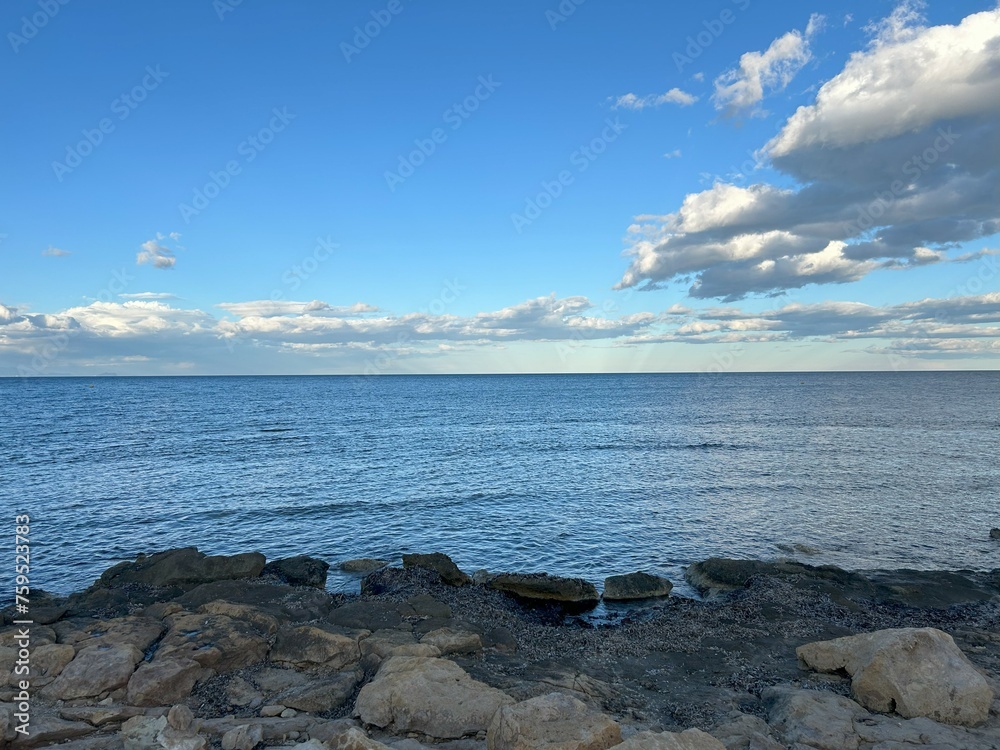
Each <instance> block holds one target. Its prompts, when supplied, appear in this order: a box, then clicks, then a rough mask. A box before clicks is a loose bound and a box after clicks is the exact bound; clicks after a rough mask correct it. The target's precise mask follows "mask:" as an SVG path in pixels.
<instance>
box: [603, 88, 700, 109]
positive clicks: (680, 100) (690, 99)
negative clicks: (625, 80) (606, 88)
mask: <svg viewBox="0 0 1000 750" xmlns="http://www.w3.org/2000/svg"><path fill="white" fill-rule="evenodd" d="M696 101H698V97H697V96H695V95H694V94H689V93H688V92H686V91H681V90H680V89H679V88H676V87H675V88H672V89H670V90H669V91H667V92H666V93H663V94H647V95H646V96H638V95H636V94H624V95H622V96H618V97H614V104H613V105H612V106H613V107H614V109H635V110H643V109H646V108H647V107H659V106H660V105H661V104H679V105H680V106H682V107H688V106H690V105H692V104H694V103H695V102H696Z"/></svg>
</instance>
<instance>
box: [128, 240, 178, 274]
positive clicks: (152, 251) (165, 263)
mask: <svg viewBox="0 0 1000 750" xmlns="http://www.w3.org/2000/svg"><path fill="white" fill-rule="evenodd" d="M135 262H136V265H139V266H141V265H143V264H145V263H148V264H150V265H151V266H153V267H154V268H173V267H174V265H175V264H176V263H177V256H175V255H174V251H173V250H170V249H169V248H167V247H164V246H163V245H161V244H159V243H158V242H157V241H156V240H147V241H146V242H143V243H142V250H140V251H139V252H138V253H136V256H135Z"/></svg>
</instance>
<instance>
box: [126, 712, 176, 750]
mask: <svg viewBox="0 0 1000 750" xmlns="http://www.w3.org/2000/svg"><path fill="white" fill-rule="evenodd" d="M166 727H167V717H166V716H158V717H152V716H133V717H132V718H131V719H129V720H128V721H126V722H125V723H124V724H122V731H121V738H122V742H123V743H124V745H125V750H150V748H158V747H159V746H160V744H159V742H158V741H157V739H156V738H157V735H159V733H160V732H161V731H163V730H164V729H166Z"/></svg>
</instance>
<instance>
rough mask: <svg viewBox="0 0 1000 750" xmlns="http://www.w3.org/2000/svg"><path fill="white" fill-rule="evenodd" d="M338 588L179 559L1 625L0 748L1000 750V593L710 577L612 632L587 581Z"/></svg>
mask: <svg viewBox="0 0 1000 750" xmlns="http://www.w3.org/2000/svg"><path fill="white" fill-rule="evenodd" d="M328 568H329V565H328V564H327V563H326V562H324V561H322V560H317V559H314V558H309V557H298V558H290V559H287V560H277V561H272V562H269V563H268V562H267V561H265V559H264V557H263V556H262V555H260V554H258V553H248V554H244V555H233V556H218V557H208V556H206V555H203V554H202V553H200V552H198V551H197V550H195V549H194V548H187V549H183V550H170V551H168V552H163V553H157V554H154V555H149V556H141V557H140V558H138V559H137V560H135V561H130V562H125V563H121V564H119V565H117V566H115V567H113V568H111V569H109V570H108V571H106V572H105V573H104V574H103V575H102V576H101V578H100V579H99V580H98V581H97V582H95V584H94V585H93V586H91V587H90V588H89V589H87V590H86V591H83V592H79V593H77V594H73V595H71V596H69V597H54V596H45V595H42V594H41V593H40V592H33V595H32V601H31V611H30V617H31V620H32V624H31V625H30V627H29V628H28V630H29V635H28V636H25V635H24V630H25V627H24V626H21V625H15V624H12V623H13V621H14V620H15V619H16V615H15V613H13V612H12V611H10V610H5V611H4V612H3V613H2V616H3V622H2V628H0V747H12V748H32V747H46V746H51V745H56V744H59V745H60V746H61V747H65V748H71V749H72V750H104V749H108V750H118V749H122V750H140V749H143V748H167V749H168V750H200V749H201V748H208V747H212V748H219V747H221V748H223V749H224V750H251V749H252V748H257V747H269V746H292V747H300V748H302V749H303V750H321V749H322V748H340V749H341V750H349V749H352V748H361V749H366V748H367V749H374V748H385V747H391V748H396V749H397V750H419V749H420V748H427V747H435V748H447V749H449V750H472V749H474V748H489V750H529V749H534V748H539V749H541V748H552V750H556V749H557V748H558V749H559V750H574V749H580V750H604V748H611V747H616V748H621V750H634V749H636V748H674V749H679V750H701V749H705V750H720V749H721V748H727V749H728V750H781V749H782V748H794V749H796V750H803V749H804V748H819V749H821V750H845V749H846V750H905V749H910V748H919V747H923V748H953V749H954V750H978V749H980V748H982V749H983V750H990V749H992V750H1000V700H997V696H998V694H1000V570H994V571H992V572H978V573H977V572H970V571H955V572H935V571H869V572H848V571H843V570H840V569H838V568H833V567H813V566H808V565H803V564H801V563H796V562H790V561H778V562H760V561H748V560H726V559H721V558H713V559H710V560H706V561H703V562H701V563H696V564H694V565H692V566H690V567H689V568H688V571H687V576H686V577H687V580H688V583H690V584H691V585H692V586H693V587H695V588H696V589H697V590H698V591H700V592H701V593H702V594H703V595H704V597H705V598H704V600H701V601H696V600H693V599H685V598H681V597H676V596H670V595H669V594H670V589H671V585H670V582H669V581H666V580H664V579H662V578H657V577H655V576H649V575H646V574H642V573H634V574H627V575H623V576H618V577H614V579H608V581H606V582H605V586H604V598H605V601H607V602H611V601H612V600H615V601H616V602H619V601H620V602H626V603H627V604H617V603H616V604H608V605H607V606H608V607H609V608H610V609H611V610H613V612H614V614H615V617H614V618H613V622H611V621H609V622H607V623H605V622H602V621H601V620H599V619H594V618H587V617H581V616H580V613H581V612H586V611H587V610H588V609H590V608H592V607H594V605H596V604H597V602H598V600H599V594H598V592H597V590H596V588H595V587H594V586H593V585H592V584H591V583H590V582H587V581H583V580H581V579H567V578H557V577H554V576H546V575H544V574H536V575H524V574H513V573H488V572H486V571H477V572H475V573H473V574H472V575H469V574H468V573H466V572H464V571H461V570H459V569H458V568H457V566H455V565H454V563H452V561H451V560H450V559H449V558H448V557H447V556H446V555H444V554H441V553H433V554H428V555H412V556H411V555H407V556H405V557H404V560H403V566H402V567H392V566H387V565H386V564H385V561H378V560H354V561H346V562H345V563H342V568H343V569H345V570H351V571H354V572H356V573H357V574H358V575H359V576H360V575H363V576H364V577H363V578H362V582H361V594H360V595H354V596H349V595H344V594H329V593H327V592H326V591H325V582H326V575H327V570H328ZM26 638H27V639H29V640H30V645H29V646H28V647H27V648H28V651H29V659H30V675H29V682H30V687H29V689H28V690H27V696H28V700H27V701H25V700H24V695H25V693H24V691H23V690H21V687H22V686H21V684H20V681H22V680H24V679H25V677H24V675H23V673H22V672H19V671H18V669H19V668H18V664H19V659H22V658H23V656H24V654H23V651H22V646H23V645H24V642H25V639H26ZM19 691H20V692H19ZM25 704H27V705H25ZM25 708H27V711H28V713H29V714H30V727H29V732H28V734H27V736H25V735H24V734H23V733H21V732H18V731H17V730H18V727H19V726H23V723H22V719H21V718H19V717H20V715H21V713H22V710H23V709H25Z"/></svg>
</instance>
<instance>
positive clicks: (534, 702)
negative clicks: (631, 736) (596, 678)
mask: <svg viewBox="0 0 1000 750" xmlns="http://www.w3.org/2000/svg"><path fill="white" fill-rule="evenodd" d="M621 741H622V733H621V727H619V726H618V724H617V722H615V721H614V720H613V719H611V717H609V716H605V715H604V714H601V713H598V712H596V711H593V710H591V709H590V708H588V707H587V704H586V703H584V702H583V701H580V700H577V699H576V698H573V697H571V696H569V695H565V694H563V693H549V694H548V695H540V696H538V697H537V698H531V699H530V700H526V701H522V702H520V703H516V704H514V705H505V706H501V708H500V709H499V710H498V711H497V712H496V715H495V716H494V717H493V720H492V721H491V722H490V726H489V729H488V730H487V731H486V745H487V747H488V748H489V750H606V749H607V748H609V747H614V746H616V745H619V744H620V743H621ZM640 747H641V746H640Z"/></svg>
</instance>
